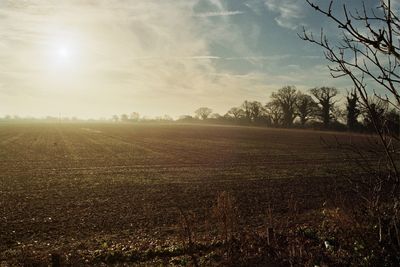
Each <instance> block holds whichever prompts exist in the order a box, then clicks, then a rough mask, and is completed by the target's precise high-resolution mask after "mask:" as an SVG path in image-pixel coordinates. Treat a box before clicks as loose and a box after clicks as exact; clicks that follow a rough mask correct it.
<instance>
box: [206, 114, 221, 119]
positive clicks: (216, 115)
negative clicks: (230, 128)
mask: <svg viewBox="0 0 400 267" xmlns="http://www.w3.org/2000/svg"><path fill="white" fill-rule="evenodd" d="M209 117H210V118H211V119H220V118H222V116H221V115H220V114H219V113H212V114H211V115H210V116H209Z"/></svg>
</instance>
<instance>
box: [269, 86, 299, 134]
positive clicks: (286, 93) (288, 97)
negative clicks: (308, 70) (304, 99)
mask: <svg viewBox="0 0 400 267" xmlns="http://www.w3.org/2000/svg"><path fill="white" fill-rule="evenodd" d="M297 98H298V93H297V90H296V87H294V86H285V87H282V88H281V89H279V90H278V92H276V93H275V92H274V93H272V95H271V99H272V101H273V102H276V103H277V104H278V105H279V106H280V107H281V110H282V116H283V125H284V126H287V127H290V126H292V124H293V120H294V119H295V118H296V102H297Z"/></svg>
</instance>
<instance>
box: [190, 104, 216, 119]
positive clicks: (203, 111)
mask: <svg viewBox="0 0 400 267" xmlns="http://www.w3.org/2000/svg"><path fill="white" fill-rule="evenodd" d="M194 113H195V114H196V116H197V117H198V118H200V119H202V120H206V119H207V118H208V116H210V114H211V113H212V109H210V108H207V107H201V108H198V109H197V110H196V111H195V112H194Z"/></svg>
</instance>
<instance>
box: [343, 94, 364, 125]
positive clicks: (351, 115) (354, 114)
mask: <svg viewBox="0 0 400 267" xmlns="http://www.w3.org/2000/svg"><path fill="white" fill-rule="evenodd" d="M358 100H359V99H358V96H357V91H355V90H353V91H352V92H350V93H349V94H348V96H347V103H346V110H347V127H348V128H349V130H355V129H356V127H357V125H358V120H357V119H358V116H359V115H360V113H361V111H360V109H359V107H358Z"/></svg>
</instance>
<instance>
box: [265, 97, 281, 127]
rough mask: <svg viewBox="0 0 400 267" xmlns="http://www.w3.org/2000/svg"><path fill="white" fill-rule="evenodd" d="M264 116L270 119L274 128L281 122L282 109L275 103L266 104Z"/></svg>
mask: <svg viewBox="0 0 400 267" xmlns="http://www.w3.org/2000/svg"><path fill="white" fill-rule="evenodd" d="M265 113H266V116H268V117H269V118H270V121H271V123H272V124H273V125H274V126H278V125H280V124H281V122H282V117H283V116H282V114H283V113H282V108H281V106H280V104H279V103H278V102H277V101H271V102H268V103H267V104H266V105H265Z"/></svg>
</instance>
